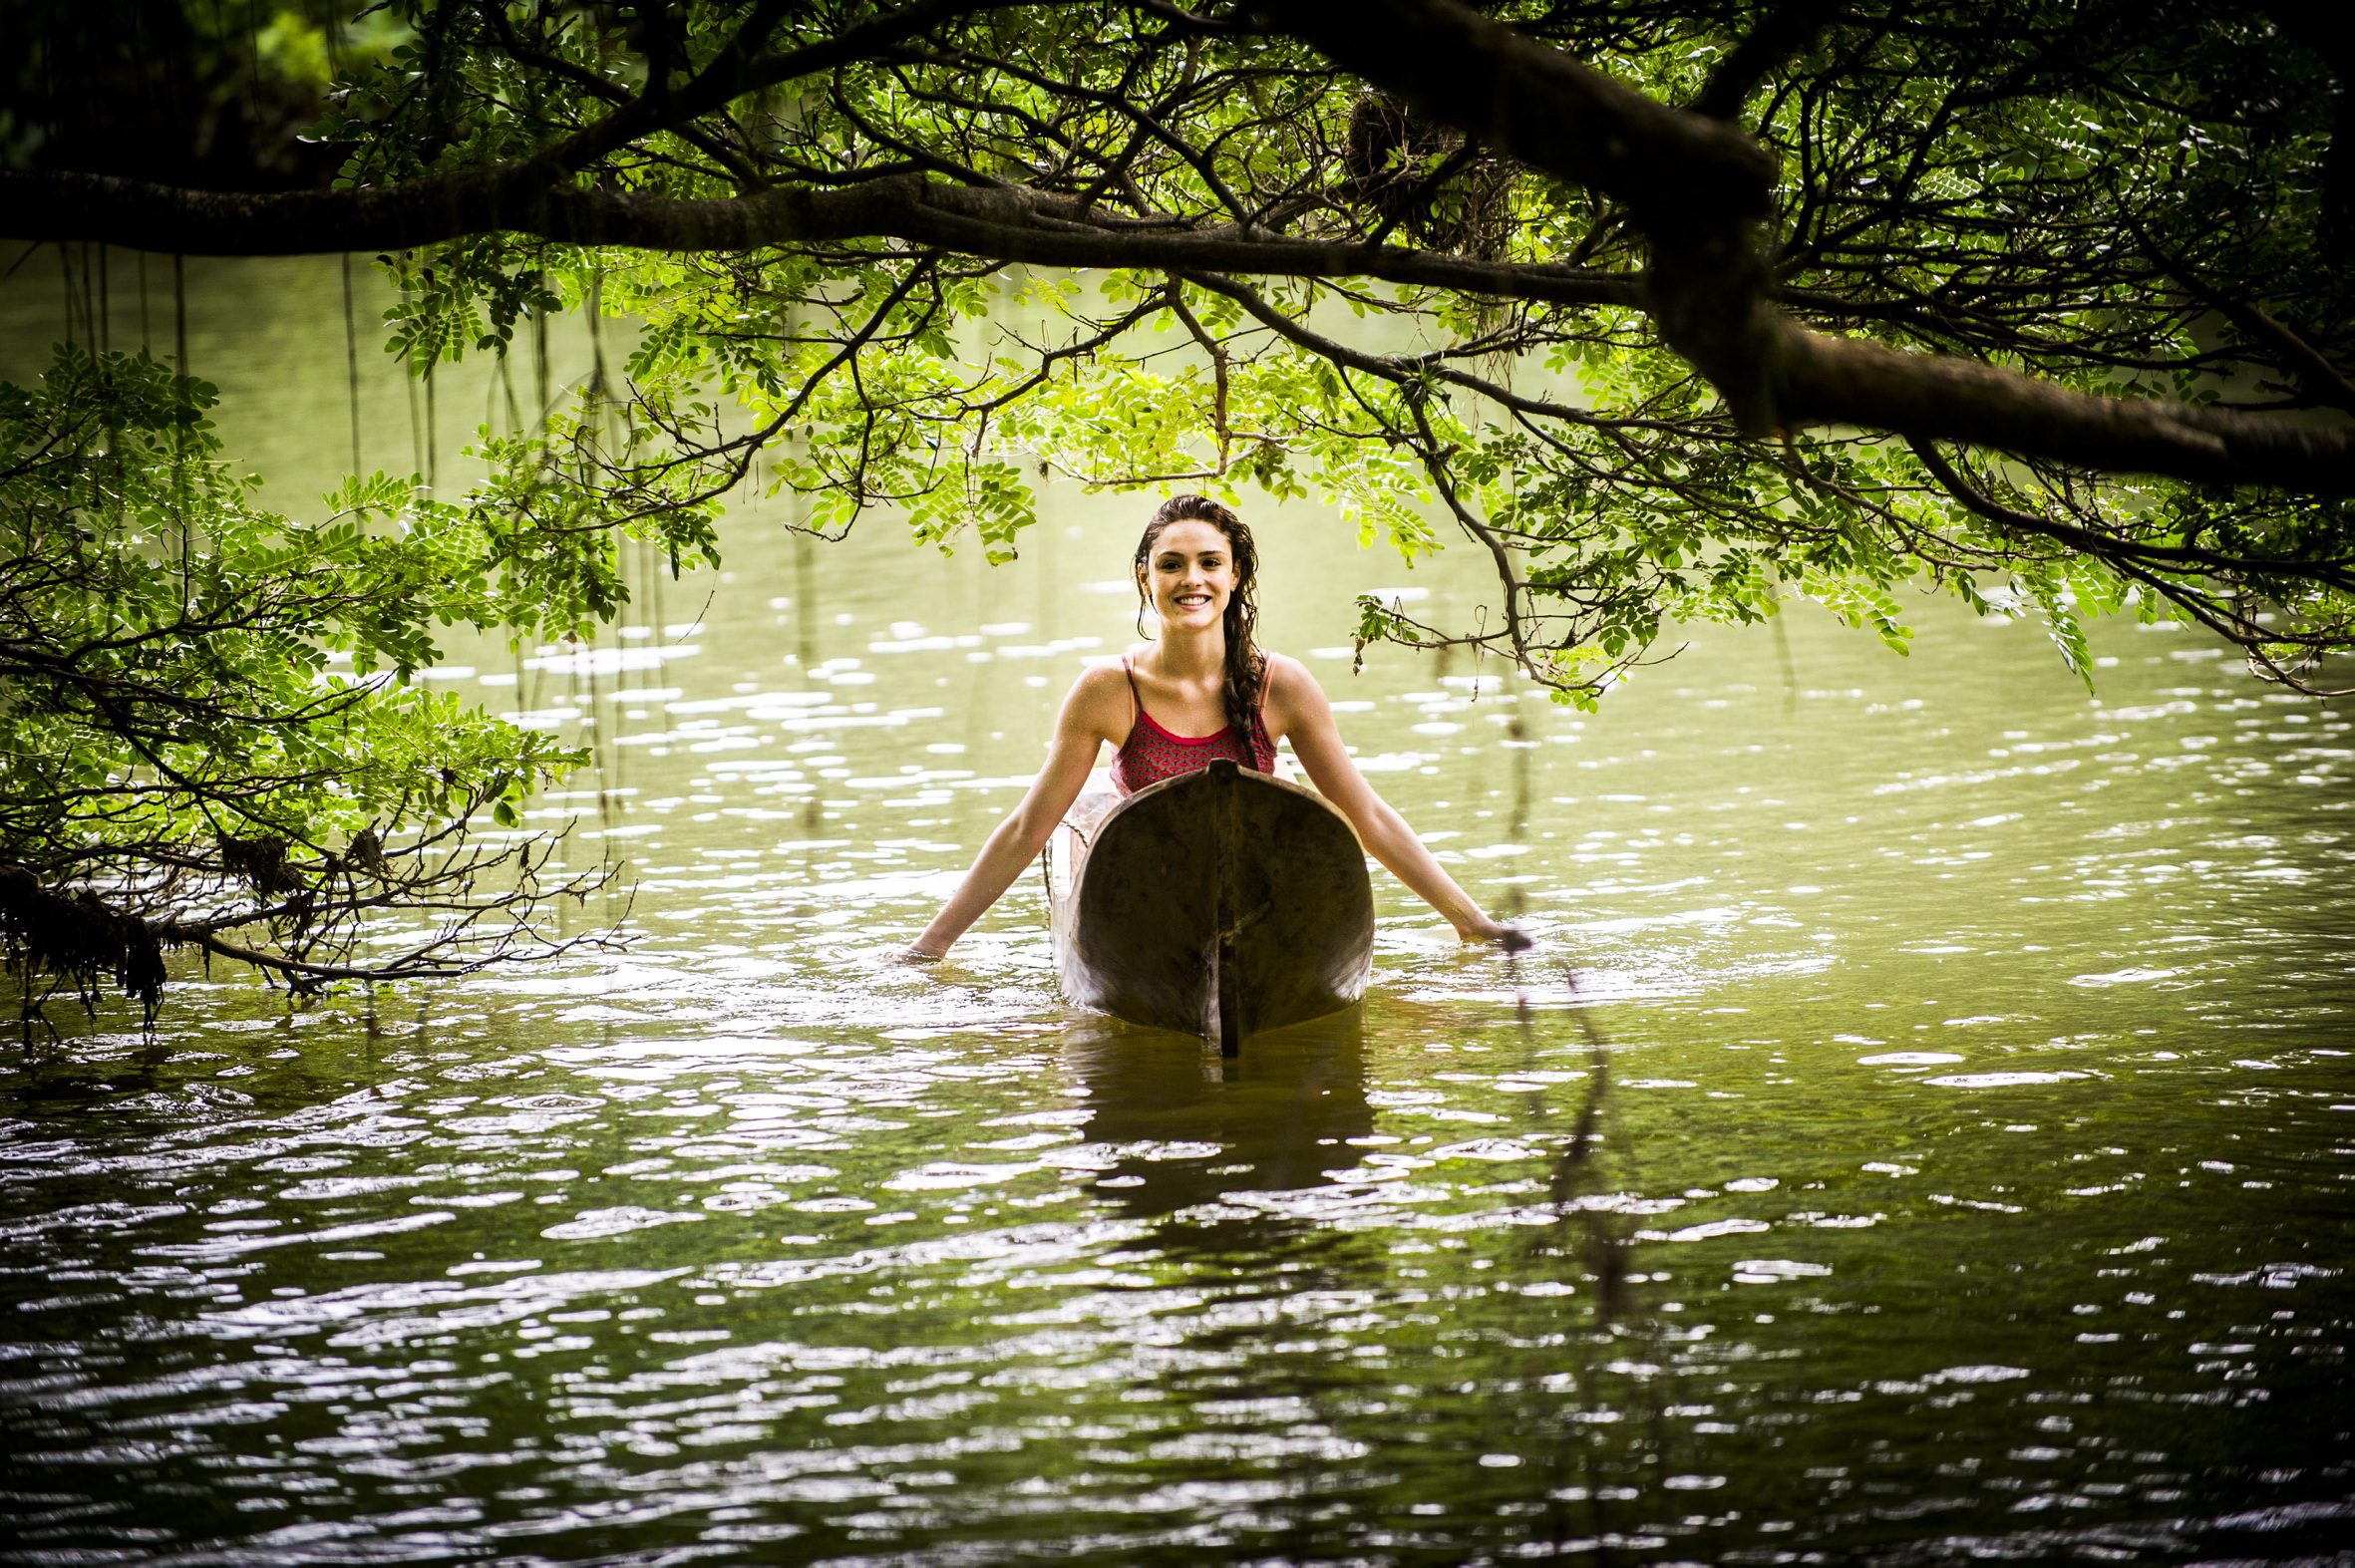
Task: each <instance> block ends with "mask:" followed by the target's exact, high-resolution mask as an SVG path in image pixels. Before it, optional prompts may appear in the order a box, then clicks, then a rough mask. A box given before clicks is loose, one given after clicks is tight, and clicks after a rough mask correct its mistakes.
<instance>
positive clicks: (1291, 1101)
mask: <svg viewBox="0 0 2355 1568" xmlns="http://www.w3.org/2000/svg"><path fill="white" fill-rule="evenodd" d="M1365 1051H1366V1018H1365V1009H1364V1008H1363V1007H1362V1006H1360V1007H1351V1008H1345V1009H1343V1010H1342V1011H1341V1012H1338V1013H1335V1014H1333V1015H1331V1016H1330V1017H1327V1018H1320V1019H1315V1020H1312V1021H1310V1022H1308V1023H1305V1024H1296V1025H1294V1026H1292V1027H1291V1028H1289V1029H1278V1030H1269V1031H1267V1032H1265V1033H1263V1034H1257V1035H1253V1036H1251V1037H1250V1039H1249V1040H1248V1041H1246V1042H1245V1043H1244V1046H1243V1050H1242V1054H1241V1055H1240V1056H1238V1057H1232V1058H1222V1057H1220V1056H1219V1055H1218V1054H1217V1053H1216V1051H1215V1050H1213V1049H1211V1048H1210V1047H1208V1046H1206V1045H1204V1043H1203V1042H1202V1040H1201V1038H1200V1037H1199V1036H1196V1035H1178V1034H1173V1033H1170V1032H1168V1031H1164V1030H1158V1029H1143V1028H1139V1027H1138V1026H1136V1025H1133V1024H1124V1023H1122V1022H1120V1021H1119V1020H1117V1019H1111V1018H1089V1019H1086V1020H1083V1021H1080V1022H1077V1023H1074V1024H1073V1025H1072V1027H1071V1030H1070V1032H1069V1033H1068V1034H1066V1035H1065V1037H1064V1043H1063V1060H1064V1064H1065V1066H1066V1067H1067V1068H1068V1069H1069V1070H1070V1071H1071V1073H1072V1075H1073V1077H1074V1078H1075V1079H1076V1080H1078V1082H1079V1084H1080V1086H1081V1087H1082V1089H1083V1091H1084V1093H1085V1094H1086V1097H1087V1099H1086V1103H1087V1104H1088V1106H1089V1107H1090V1109H1091V1110H1092V1111H1093V1112H1094V1114H1093V1115H1092V1117H1091V1118H1090V1119H1089V1121H1088V1123H1087V1125H1086V1126H1085V1127H1084V1128H1083V1129H1082V1130H1083V1131H1084V1133H1085V1134H1086V1135H1087V1136H1088V1137H1089V1138H1090V1139H1092V1140H1093V1141H1095V1142H1096V1143H1099V1144H1104V1145H1109V1146H1110V1147H1111V1148H1112V1149H1113V1150H1115V1151H1117V1154H1118V1159H1117V1162H1116V1163H1114V1164H1112V1165H1110V1166H1107V1167H1105V1168H1104V1169H1103V1170H1102V1171H1101V1172H1100V1173H1099V1174H1098V1176H1097V1178H1096V1182H1095V1187H1096V1190H1097V1192H1098V1193H1100V1194H1101V1195H1102V1196H1105V1197H1107V1198H1112V1199H1114V1200H1115V1201H1117V1202H1118V1203H1119V1204H1120V1205H1121V1207H1122V1209H1123V1210H1124V1211H1126V1212H1127V1213H1129V1214H1131V1215H1134V1216H1138V1217H1144V1216H1149V1215H1154V1214H1167V1213H1170V1212H1171V1211H1173V1210H1176V1209H1180V1208H1186V1207H1190V1206H1191V1205H1193V1204H1196V1203H1206V1202H1209V1201H1211V1200H1213V1199H1215V1198H1217V1197H1219V1196H1221V1195H1223V1194H1225V1193H1227V1192H1234V1191H1260V1192H1284V1191H1296V1190H1298V1189H1300V1188H1303V1187H1315V1186H1323V1185H1326V1184H1329V1183H1330V1182H1331V1181H1332V1179H1333V1177H1332V1176H1331V1175H1330V1174H1329V1171H1330V1170H1331V1169H1333V1168H1337V1167H1340V1166H1344V1165H1347V1164H1349V1163H1350V1161H1351V1159H1352V1151H1351V1150H1350V1148H1349V1147H1348V1145H1349V1141H1350V1140H1351V1139H1353V1138H1363V1137H1367V1136H1369V1135H1371V1134H1372V1133H1373V1131H1374V1107H1373V1106H1372V1105H1370V1104H1368V1103H1367V1101H1366V1057H1365Z"/></svg>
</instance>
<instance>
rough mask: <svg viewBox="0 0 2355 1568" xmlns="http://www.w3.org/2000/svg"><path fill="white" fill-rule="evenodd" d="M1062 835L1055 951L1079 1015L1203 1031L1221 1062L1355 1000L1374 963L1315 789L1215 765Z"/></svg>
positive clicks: (1345, 861)
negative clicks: (1257, 1035) (1270, 1032)
mask: <svg viewBox="0 0 2355 1568" xmlns="http://www.w3.org/2000/svg"><path fill="white" fill-rule="evenodd" d="M1079 815H1080V813H1075V818H1077V817H1078V816H1079ZM1058 837H1059V839H1060V840H1061V841H1060V843H1059V846H1058V847H1059V848H1060V850H1061V854H1060V856H1059V859H1060V860H1061V866H1060V867H1059V868H1051V869H1050V872H1049V885H1050V888H1051V890H1052V893H1053V896H1052V898H1051V907H1052V910H1053V921H1054V937H1055V955H1056V961H1057V965H1058V967H1059V969H1060V970H1061V972H1062V978H1063V988H1064V994H1065V996H1066V997H1068V998H1069V999H1070V1000H1071V1001H1073V1002H1075V1003H1077V1004H1079V1005H1080V1006H1083V1007H1090V1008H1096V1009H1100V1010H1101V1011H1103V1012H1106V1013H1110V1014H1112V1015H1113V1016H1114V1017H1116V1018H1121V1019H1126V1020H1128V1021H1129V1022H1131V1023H1135V1024H1145V1025H1149V1026H1152V1027H1154V1028H1157V1029H1172V1030H1177V1031H1180V1032H1182V1033H1186V1034H1195V1035H1200V1036H1202V1037H1203V1038H1205V1039H1207V1040H1211V1041H1215V1042H1217V1043H1218V1045H1219V1046H1220V1048H1221V1050H1223V1051H1225V1052H1226V1053H1227V1054H1229V1055H1232V1054H1233V1053H1234V1052H1235V1051H1236V1050H1237V1049H1239V1047H1240V1045H1241V1042H1242V1039H1243V1037H1244V1036H1246V1035H1248V1034H1250V1033H1252V1032H1254V1031H1257V1030H1263V1029H1280V1028H1283V1027H1284V1026H1286V1025H1288V1024H1297V1023H1303V1022H1305V1021H1307V1020H1309V1019H1312V1018H1321V1017H1323V1016H1324V1015H1326V1014H1328V1013H1332V1012H1336V1011H1338V1010H1340V1009H1341V1008H1344V1007H1347V1006H1348V1005H1349V1004H1350V1003H1352V1002H1355V1001H1356V1000H1357V999H1358V998H1359V997H1360V996H1361V995H1363V994H1364V992H1365V989H1366V981H1367V979H1368V977H1369V976H1370V975H1371V973H1372V970H1373V955H1374V895H1373V888H1372V885H1371V883H1370V882H1369V880H1368V878H1367V875H1366V860H1365V850H1364V849H1363V848H1362V847H1361V846H1360V845H1359V843H1358V839H1357V834H1356V833H1355V832H1354V831H1353V830H1352V829H1351V827H1350V825H1349V820H1348V818H1346V817H1344V816H1343V815H1342V814H1341V813H1340V812H1339V811H1337V810H1335V809H1334V808H1333V807H1332V806H1331V805H1329V804H1327V803H1326V802H1325V801H1324V800H1323V799H1322V798H1321V797H1320V796H1318V795H1316V794H1314V793H1312V792H1311V791H1309V790H1306V789H1303V788H1301V787H1299V786H1298V785H1296V784H1286V783H1284V782H1283V781H1281V780H1277V779H1273V778H1270V777H1268V776H1267V775H1265V774H1261V773H1255V772H1252V771H1250V770H1246V769H1239V768H1237V767H1235V765H1234V764H1233V763H1231V762H1224V761H1221V762H1217V763H1213V764H1211V765H1210V767H1208V768H1206V769H1202V770H1200V771H1198V772H1194V773H1188V774H1180V775H1178V776H1177V778H1174V779H1165V780H1163V781H1162V782H1161V783H1160V784H1153V785H1151V786H1150V787H1148V788H1144V789H1140V790H1138V791H1137V792H1136V793H1135V794H1133V795H1130V796H1128V797H1127V798H1126V799H1123V800H1121V801H1119V802H1118V803H1116V804H1112V805H1111V806H1110V808H1109V809H1107V810H1104V811H1103V812H1102V814H1101V816H1099V817H1097V818H1096V820H1094V821H1093V822H1092V823H1087V822H1084V821H1082V820H1078V819H1075V820H1073V821H1071V822H1070V823H1068V824H1067V830H1066V831H1065V832H1064V833H1062V834H1059V835H1058ZM1058 870H1060V871H1061V874H1057V872H1058Z"/></svg>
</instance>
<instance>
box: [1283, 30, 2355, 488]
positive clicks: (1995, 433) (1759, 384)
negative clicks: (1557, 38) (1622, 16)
mask: <svg viewBox="0 0 2355 1568" xmlns="http://www.w3.org/2000/svg"><path fill="white" fill-rule="evenodd" d="M1272 9H1273V10H1274V12H1275V14H1276V16H1277V18H1278V20H1279V21H1280V22H1281V23H1282V25H1284V26H1285V27H1286V28H1288V29H1289V30H1291V31H1293V32H1296V33H1298V34H1299V35H1300V36H1302V37H1304V38H1306V39H1308V40H1309V41H1310V42H1311V43H1313V44H1315V45H1316V46H1317V47H1318V48H1320V49H1322V50H1324V51H1326V52H1327V53H1328V54H1330V55H1331V56H1332V57H1333V58H1334V59H1335V60H1337V61H1339V62H1340V63H1342V64H1343V65H1346V66H1348V67H1349V68H1350V69H1352V70H1354V71H1357V72H1359V73H1360V74H1361V75H1363V76H1365V77H1366V78H1367V79H1368V80H1370V81H1372V82H1373V83H1374V84H1375V85H1376V86H1378V87H1381V88H1383V89H1385V90H1387V91H1389V92H1393V93H1396V94H1398V95H1400V96H1401V97H1403V98H1405V99H1407V100H1408V101H1409V102H1410V103H1412V104H1414V105H1415V106H1416V108H1417V109H1418V111H1419V112H1421V113H1423V114H1425V115H1427V116H1429V117H1430V118H1432V119H1435V120H1441V121H1445V122H1446V123H1448V124H1450V125H1453V126H1455V127H1456V128H1457V129H1458V130H1461V131H1464V132H1466V133H1467V134H1469V135H1473V136H1478V137H1482V138H1484V139H1485V140H1487V141H1488V142H1489V143H1490V145H1492V146H1494V147H1497V148H1499V149H1500V150H1502V151H1504V152H1506V153H1509V154H1511V155H1512V156H1514V157H1518V158H1520V159H1522V160H1523V161H1526V162H1528V163H1532V164H1534V165H1536V166H1537V167H1540V168H1543V169H1546V170H1547V171H1549V172H1551V173H1555V174H1559V175H1561V176H1562V177H1564V178H1567V179H1574V180H1577V181H1579V182H1581V183H1583V184H1586V185H1588V186H1590V187H1591V188H1593V189H1595V190H1598V191H1600V192H1602V193H1604V194H1606V195H1610V196H1612V197H1615V198H1617V199H1619V200H1621V201H1624V202H1626V203H1627V204H1628V206H1629V207H1630V209H1631V210H1632V211H1633V212H1634V214H1635V217H1636V221H1637V223H1638V224H1639V226H1641V227H1642V228H1643V229H1644V230H1645V231H1646V233H1647V234H1648V235H1649V236H1650V237H1651V239H1652V243H1653V267H1652V271H1651V274H1650V277H1649V279H1648V282H1649V289H1648V293H1649V301H1648V305H1649V308H1650V310H1651V311H1652V314H1653V316H1654V319H1655V320H1656V321H1657V322H1658V324H1659V327H1660V332H1661V336H1662V337H1663V339H1665V340H1666V342H1667V344H1668V346H1669V347H1670V348H1672V349H1674V350H1675V351H1676V352H1677V353H1679V354H1681V355H1683V356H1684V357H1685V358H1686V359H1687V360H1689V361H1691V362H1692V364H1693V365H1694V366H1695V367H1696V368H1697V369H1699V370H1700V371H1701V373H1702V374H1703V375H1705V376H1707V377H1708V378H1709V379H1710V381H1711V383H1712V384H1713V385H1715V386H1716V387H1717V389H1718V391H1719V392H1720V393H1721V394H1722V395H1723V396H1724V397H1725V399H1726V402H1727V404H1728V405H1729V407H1730V408H1731V410H1732V412H1733V413H1734V415H1735V417H1736V419H1737V420H1738V421H1739V422H1740V423H1742V424H1743V425H1745V426H1746V427H1750V428H1753V429H1756V428H1759V427H1760V426H1761V425H1762V424H1764V423H1771V424H1772V425H1775V426H1779V427H1781V428H1783V429H1787V430H1788V429H1797V428H1800V427H1802V426H1807V425H1855V426H1859V427H1862V428H1864V429H1867V430H1887V431H1895V432H1898V433H1901V434H1903V435H1906V436H1910V437H1921V438H1930V439H1936V440H1942V441H1957V442H1964V443H1968V444H1971V445H1976V446H1987V447H1995V448H1999V449H2003V450H2007V451H2011V452H2017V453H2023V454H2031V455H2034V456H2036V457H2040V458H2046V459H2050V460H2053V461H2057V462H2061V463H2067V464H2074V465H2078V466H2081V467H2085V468H2090V469H2097V470H2108V471H2111V472H2123V473H2154V474H2166V475H2170V476H2172V477H2176V478H2185V479H2193V480H2200V481H2206V482H2214V483H2224V484H2264V485H2276V486H2280V487H2282V488H2287V489H2295V490H2306V491H2316V492H2321V493H2328V494H2345V493H2350V492H2355V427H2349V426H2344V425H2335V426H2315V425H2308V424H2299V423H2294V422H2292V421H2288V420H2282V419H2270V418H2266V417H2263V416H2259V415H2247V414H2235V413H2231V412H2227V411H2222V410H2213V409H2203V408H2198V407H2195V406H2192V405H2189V404H2177V403H2160V402H2157V401H2152V400H2130V399H2123V398H2103V397H2095V396H2092V395H2089V394H2085V393H2077V392H2072V391H2069V390H2068V389H2066V388H2063V387H2058V386H2055V385H2053V384H2051V383H2049V382H2040V381H2037V380H2034V379H2032V378H2030V377H2027V376H2022V375H2018V374H2016V373H2013V372H2010V371H2004V370H1999V369H1997V368H1996V367H1994V366H1991V365H1986V364H1982V363H1980V362H1978V361H1975V360H1966V359H1959V358H1951V357H1946V356H1933V355H1917V354H1902V353H1898V352H1897V351H1895V350H1892V349H1889V348H1886V347H1883V346H1882V345H1880V344H1876V343H1872V342H1869V341H1865V340H1859V339H1843V338H1833V337H1827V336H1824V335H1822V334H1819V333H1814V332H1810V331H1808V330H1807V329H1806V328H1804V327H1802V326H1800V325H1799V324H1798V323H1796V322H1794V321H1792V320H1790V319H1789V318H1788V317H1786V316H1784V315H1783V314H1782V313H1781V312H1780V311H1778V310H1776V309H1775V308H1774V307H1773V306H1771V305H1770V304H1768V303H1767V302H1766V282H1767V275H1766V268H1765V264H1764V261H1763V259H1762V258H1761V257H1760V256H1759V255H1758V254H1757V251H1756V247H1755V245H1754V243H1753V241H1752V238H1751V235H1750V220H1751V219H1752V218H1754V217H1756V216H1757V215H1758V214H1759V213H1760V212H1761V211H1762V210H1763V206H1764V203H1765V199H1766V195H1767V192H1768V189H1769V185H1770V181H1771V180H1772V177H1773V171H1774V170H1773V161H1772V159H1771V158H1770V157H1768V155H1767V154H1766V153H1765V152H1764V150H1762V149H1760V148H1759V147H1757V145H1756V144H1754V143H1752V142H1750V141H1749V139H1747V138H1746V137H1743V136H1741V135H1740V134H1739V133H1738V132H1735V131H1734V130H1732V129H1731V128H1729V127H1727V126H1724V125H1722V124H1719V123H1717V122H1714V121H1710V120H1705V119H1703V118H1702V117H1700V116H1698V115H1690V114H1685V113H1682V112H1680V111H1677V110H1673V109H1670V108H1668V107H1666V106H1665V105H1661V104H1656V103H1654V102H1652V101H1651V100H1650V99H1647V98H1644V97H1643V96H1642V95H1641V94H1638V93H1635V92H1633V91H1632V90H1630V89H1627V88H1624V87H1621V86H1620V85H1619V84H1617V83H1615V82H1612V81H1611V80H1610V79H1608V78H1607V77H1603V76H1601V75H1600V74H1598V73H1596V72H1593V71H1590V70H1588V69H1587V68H1586V67H1584V66H1582V65H1580V64H1578V63H1577V62H1576V61H1574V60H1571V59H1570V58H1569V57H1568V56H1566V55H1563V54H1561V53H1559V52H1558V51H1556V50H1553V49H1549V48H1547V47H1546V46H1544V45H1542V44H1539V43H1537V42H1535V41H1534V40H1532V39H1529V38H1526V37H1523V36H1522V35H1520V34H1518V33H1516V32H1514V31H1513V30H1512V29H1511V28H1508V27H1505V26H1503V25H1502V24H1500V23H1497V22H1493V21H1490V20H1489V19H1488V18H1486V17H1484V16H1482V15H1480V14H1479V13H1478V12H1475V11H1473V10H1471V9H1469V8H1468V7H1465V6H1463V5H1459V4H1457V3H1455V0H1282V3H1278V4H1276V5H1275V6H1273V8H1272Z"/></svg>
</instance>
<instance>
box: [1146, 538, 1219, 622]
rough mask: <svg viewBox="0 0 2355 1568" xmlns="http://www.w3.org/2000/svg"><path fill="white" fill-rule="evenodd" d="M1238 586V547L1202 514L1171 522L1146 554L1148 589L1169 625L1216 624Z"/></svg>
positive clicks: (1159, 612) (1157, 608) (1154, 603)
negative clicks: (1236, 578) (1236, 583)
mask: <svg viewBox="0 0 2355 1568" xmlns="http://www.w3.org/2000/svg"><path fill="white" fill-rule="evenodd" d="M1234 590H1235V568H1234V552H1233V550H1232V548H1231V547H1230V546H1229V545H1228V544H1227V542H1226V535H1225V534H1223V533H1220V532H1219V531H1218V530H1217V528H1215V527H1214V526H1212V525H1211V524H1209V523H1206V522H1203V521H1201V520H1200V519H1199V518H1194V517H1186V518H1182V519H1180V520H1179V521H1177V522H1173V523H1171V524H1170V525H1169V526H1168V527H1166V528H1164V529H1163V530H1162V532H1161V537H1159V538H1157V539H1155V540H1154V541H1153V550H1152V553H1150V554H1148V555H1147V556H1146V557H1145V591H1146V594H1147V596H1148V597H1149V598H1151V599H1152V600H1153V607H1154V610H1155V612H1156V613H1158V614H1159V615H1160V616H1161V618H1162V621H1163V622H1164V624H1166V625H1169V626H1172V627H1206V626H1213V625H1216V624H1217V621H1218V618H1219V617H1220V616H1222V615H1224V614H1225V613H1226V601H1227V600H1228V599H1229V598H1231V597H1233V594H1234Z"/></svg>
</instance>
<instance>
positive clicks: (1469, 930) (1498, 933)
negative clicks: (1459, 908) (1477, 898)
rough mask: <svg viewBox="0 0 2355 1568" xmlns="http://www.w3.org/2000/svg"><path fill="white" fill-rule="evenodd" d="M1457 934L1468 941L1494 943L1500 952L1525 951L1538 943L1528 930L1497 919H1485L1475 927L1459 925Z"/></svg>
mask: <svg viewBox="0 0 2355 1568" xmlns="http://www.w3.org/2000/svg"><path fill="white" fill-rule="evenodd" d="M1456 934H1457V935H1458V936H1459V937H1462V938H1463V939H1464V940H1465V941H1467V942H1485V943H1492V944H1494V945H1495V946H1496V948H1497V949H1498V950H1499V951H1500V952H1505V953H1525V952H1527V951H1528V950H1529V949H1530V948H1532V947H1535V946H1536V945H1537V943H1536V941H1535V939H1534V938H1532V937H1531V936H1530V935H1529V934H1528V933H1527V932H1526V931H1523V930H1521V929H1520V927H1518V926H1509V925H1504V924H1501V923H1499V922H1498V921H1495V920H1489V921H1484V922H1483V923H1482V924H1480V925H1478V926H1473V927H1459V928H1458V930H1457V932H1456Z"/></svg>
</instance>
